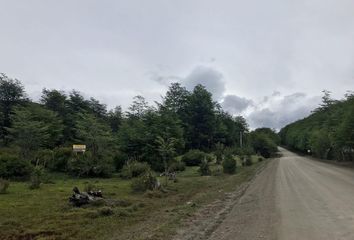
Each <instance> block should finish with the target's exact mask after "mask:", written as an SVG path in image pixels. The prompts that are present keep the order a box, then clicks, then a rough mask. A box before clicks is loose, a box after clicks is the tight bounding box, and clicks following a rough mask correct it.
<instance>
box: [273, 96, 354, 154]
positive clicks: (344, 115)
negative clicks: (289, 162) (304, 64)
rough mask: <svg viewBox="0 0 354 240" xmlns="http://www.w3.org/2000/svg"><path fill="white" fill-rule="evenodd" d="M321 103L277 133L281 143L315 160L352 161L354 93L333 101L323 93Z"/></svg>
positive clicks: (353, 152)
mask: <svg viewBox="0 0 354 240" xmlns="http://www.w3.org/2000/svg"><path fill="white" fill-rule="evenodd" d="M322 99H323V102H322V104H321V106H319V107H318V108H317V109H316V110H315V111H313V113H312V114H311V115H310V116H308V117H306V118H304V119H302V120H299V121H296V122H294V123H291V124H289V125H287V126H285V127H284V128H282V129H281V130H280V132H279V135H280V137H281V143H282V144H283V145H285V146H287V147H289V148H291V149H294V150H297V151H301V152H308V150H310V151H311V153H312V154H313V155H314V156H316V157H319V158H324V159H335V160H340V161H348V160H350V161H353V160H354V94H353V93H350V94H347V95H346V96H345V98H344V99H343V100H333V99H331V97H330V93H329V92H327V91H324V96H323V98H322Z"/></svg>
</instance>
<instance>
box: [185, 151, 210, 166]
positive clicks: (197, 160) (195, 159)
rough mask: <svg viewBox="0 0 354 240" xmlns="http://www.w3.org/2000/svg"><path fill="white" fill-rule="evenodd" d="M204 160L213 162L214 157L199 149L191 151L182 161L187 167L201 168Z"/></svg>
mask: <svg viewBox="0 0 354 240" xmlns="http://www.w3.org/2000/svg"><path fill="white" fill-rule="evenodd" d="M204 159H206V160H207V161H208V162H211V161H212V160H213V157H212V156H211V155H210V154H207V153H205V152H202V151H200V150H198V149H192V150H189V151H188V152H187V153H186V154H184V155H183V157H182V161H183V162H184V163H185V164H186V165H187V166H199V165H200V164H201V163H202V160H204Z"/></svg>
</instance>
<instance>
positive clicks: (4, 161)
mask: <svg viewBox="0 0 354 240" xmlns="http://www.w3.org/2000/svg"><path fill="white" fill-rule="evenodd" d="M31 172H32V165H31V164H30V162H29V161H26V160H22V159H20V158H19V157H18V156H16V155H12V154H1V155H0V177H1V178H6V179H8V178H28V177H29V176H30V174H31Z"/></svg>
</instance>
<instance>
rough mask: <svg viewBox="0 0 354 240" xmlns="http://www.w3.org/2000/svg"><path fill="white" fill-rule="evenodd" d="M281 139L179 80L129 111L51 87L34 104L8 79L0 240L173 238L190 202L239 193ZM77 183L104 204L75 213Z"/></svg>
mask: <svg viewBox="0 0 354 240" xmlns="http://www.w3.org/2000/svg"><path fill="white" fill-rule="evenodd" d="M278 143H279V139H278V136H277V134H275V132H274V131H273V130H271V129H266V128H262V129H256V130H254V131H250V130H249V128H248V125H247V122H246V121H245V119H244V118H243V117H242V116H236V117H235V116H232V115H230V114H228V113H227V112H225V111H223V110H222V108H221V106H220V105H219V104H218V103H216V102H214V101H213V100H212V95H211V93H210V92H208V91H207V90H206V89H205V87H203V86H202V85H197V86H196V87H195V88H194V89H193V91H187V90H186V89H185V88H184V87H182V86H181V85H180V84H178V83H173V84H171V86H170V87H169V89H168V91H167V93H166V95H165V96H164V97H163V98H162V101H161V102H160V103H155V104H154V105H149V104H148V103H147V102H146V100H145V99H144V98H143V97H142V96H136V97H135V98H134V99H133V103H132V104H131V106H130V107H129V109H128V110H127V111H125V112H123V111H122V109H121V107H120V106H117V107H116V108H114V109H112V110H107V107H106V105H104V104H102V103H100V102H99V101H98V100H97V99H95V98H88V99H87V98H85V97H84V96H83V95H82V94H81V93H79V92H78V91H75V90H73V91H71V92H69V93H66V92H63V91H60V90H55V89H50V90H49V89H43V92H42V96H41V99H40V101H38V102H35V101H32V100H31V99H29V98H28V97H27V95H26V93H25V90H24V86H23V85H22V84H21V82H20V81H18V80H15V79H11V78H9V77H7V76H6V75H5V74H1V75H0V232H1V236H0V239H16V238H23V239H33V238H36V237H37V238H48V239H70V238H72V239H86V238H87V239H106V238H107V237H108V235H107V234H116V236H112V235H110V236H109V237H115V238H118V237H120V238H121V239H140V238H142V237H144V238H147V239H149V238H150V239H166V234H167V233H171V232H173V231H174V227H173V226H172V225H174V224H177V223H178V220H179V219H181V218H183V217H186V216H188V214H190V213H191V212H192V210H191V209H193V208H191V206H194V207H195V206H198V204H205V203H207V202H208V201H212V200H213V199H215V198H217V197H220V196H219V194H218V193H220V192H224V191H232V190H235V188H236V187H237V186H238V184H240V183H241V182H243V181H245V180H247V179H248V178H249V177H250V176H251V175H252V174H253V172H254V170H255V169H256V168H257V166H258V165H259V164H262V163H260V162H262V161H263V159H264V158H269V157H271V156H273V155H274V153H275V152H276V151H277V148H276V146H277V144H278ZM73 144H82V145H86V151H85V152H84V153H75V152H73V149H72V147H73ZM73 187H78V188H79V189H80V190H82V191H86V192H89V191H91V190H98V189H99V190H102V192H103V196H104V200H103V201H98V202H95V204H90V205H89V206H84V207H80V208H77V207H73V206H71V205H70V204H69V202H68V198H69V196H70V194H71V191H72V189H73ZM186 202H191V204H187V205H186ZM190 205H191V206H190ZM151 219H154V221H151ZM83 226H85V227H84V228H85V229H83ZM123 226H124V227H123ZM176 226H177V225H176ZM144 227H146V229H145V232H148V233H151V234H152V235H151V236H150V235H149V236H148V235H142V237H141V236H140V235H141V234H142V232H141V229H144ZM149 228H152V229H149ZM112 229H114V231H113V233H112ZM134 229H140V231H134ZM129 234H130V235H129ZM134 234H137V235H134ZM123 236H125V237H123Z"/></svg>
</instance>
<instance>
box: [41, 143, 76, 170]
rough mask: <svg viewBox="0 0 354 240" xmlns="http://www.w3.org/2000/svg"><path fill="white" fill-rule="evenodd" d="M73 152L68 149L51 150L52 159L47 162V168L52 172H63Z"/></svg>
mask: <svg viewBox="0 0 354 240" xmlns="http://www.w3.org/2000/svg"><path fill="white" fill-rule="evenodd" d="M72 155H73V151H72V149H71V148H68V147H65V148H64V147H60V148H55V149H54V150H53V158H52V159H51V161H50V162H48V165H47V166H48V168H49V169H50V170H53V171H59V172H65V171H66V170H67V166H68V162H69V160H70V159H71V158H72Z"/></svg>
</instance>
